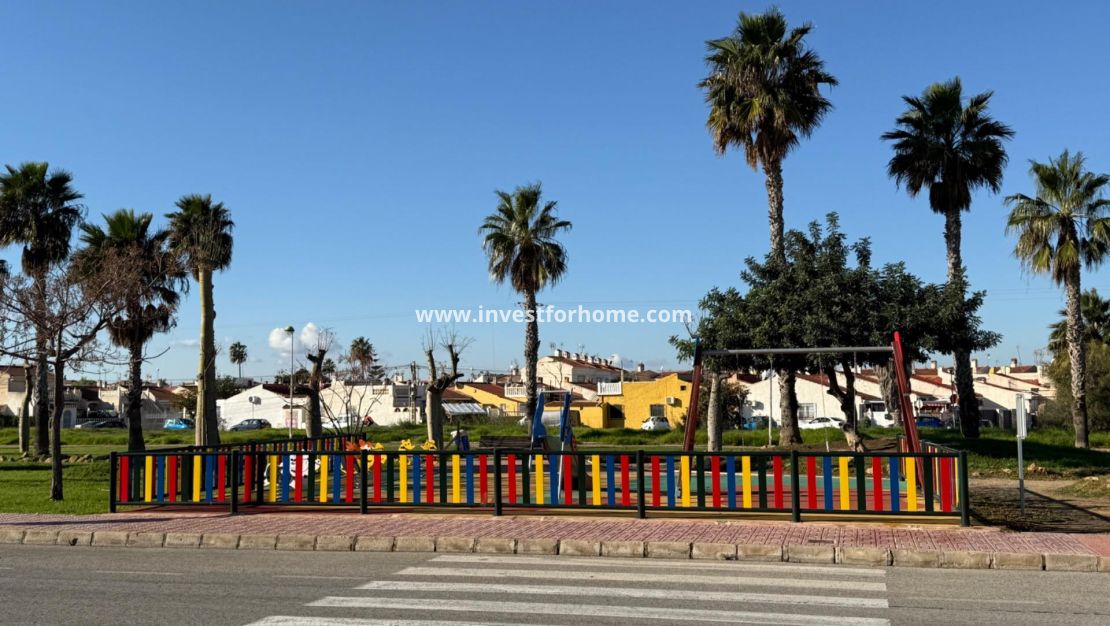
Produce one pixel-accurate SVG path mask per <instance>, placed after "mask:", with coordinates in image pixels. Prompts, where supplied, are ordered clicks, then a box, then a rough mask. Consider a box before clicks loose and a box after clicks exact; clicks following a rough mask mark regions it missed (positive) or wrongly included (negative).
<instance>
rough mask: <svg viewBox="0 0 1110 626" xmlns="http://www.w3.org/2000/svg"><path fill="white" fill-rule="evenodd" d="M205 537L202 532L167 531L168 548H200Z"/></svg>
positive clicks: (166, 544)
mask: <svg viewBox="0 0 1110 626" xmlns="http://www.w3.org/2000/svg"><path fill="white" fill-rule="evenodd" d="M202 537H203V535H201V534H200V533H166V543H165V544H164V545H165V546H166V547H167V548H198V547H200V540H201V538H202Z"/></svg>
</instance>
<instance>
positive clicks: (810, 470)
mask: <svg viewBox="0 0 1110 626" xmlns="http://www.w3.org/2000/svg"><path fill="white" fill-rule="evenodd" d="M966 468H967V459H966V455H965V453H963V452H958V451H945V450H931V451H924V452H921V453H914V454H911V453H903V452H898V453H853V452H829V453H816V452H796V451H795V452H790V451H782V452H725V453H705V452H693V453H684V452H670V451H666V452H663V451H644V450H638V451H634V452H630V451H627V450H624V451H602V450H598V451H575V452H537V451H530V450H519V449H516V450H511V449H494V450H488V451H484V450H479V451H469V452H434V451H433V452H427V451H421V450H413V451H369V450H359V451H344V450H339V449H334V450H319V449H312V448H311V447H309V448H305V449H293V450H272V449H271V450H252V449H247V450H231V451H230V452H228V451H218V452H208V451H202V452H194V451H177V450H169V451H166V450H158V451H151V452H145V453H115V454H113V455H112V457H111V496H110V510H111V511H113V512H115V511H116V510H117V508H118V507H119V506H124V505H143V506H149V505H168V504H174V505H180V504H188V505H198V506H227V507H229V508H230V510H231V512H233V513H234V512H238V511H239V508H240V507H243V506H267V507H298V506H313V507H319V506H331V507H358V508H359V509H360V511H361V512H363V513H365V512H367V511H369V509H371V508H375V507H405V508H409V507H413V508H419V507H448V508H450V507H463V508H487V509H492V512H493V513H494V514H495V515H501V514H502V513H503V512H505V511H507V510H508V511H535V510H548V509H582V510H615V511H627V512H635V513H636V514H637V515H638V516H639V517H645V516H646V515H647V513H649V512H662V511H670V512H683V511H709V512H718V513H781V514H790V516H791V519H793V520H794V521H801V520H802V516H803V515H806V516H829V515H898V516H914V517H949V518H954V519H959V520H960V522H961V523H962V524H964V525H968V523H969V508H968V487H967V470H966Z"/></svg>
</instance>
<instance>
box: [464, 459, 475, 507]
mask: <svg viewBox="0 0 1110 626" xmlns="http://www.w3.org/2000/svg"><path fill="white" fill-rule="evenodd" d="M466 503H467V504H474V457H472V456H470V455H467V457H466Z"/></svg>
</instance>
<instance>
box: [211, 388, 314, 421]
mask: <svg viewBox="0 0 1110 626" xmlns="http://www.w3.org/2000/svg"><path fill="white" fill-rule="evenodd" d="M306 391H307V389H305V388H304V387H297V388H295V389H294V390H293V407H292V410H290V407H289V385H276V384H273V385H271V384H262V385H255V386H253V387H250V388H248V389H244V390H243V391H240V392H239V393H237V394H235V395H233V396H231V397H230V398H225V399H223V400H216V412H217V414H218V415H219V417H220V424H221V426H222V427H223V428H231V427H232V426H235V425H236V424H238V423H239V422H242V421H243V420H247V419H251V418H259V419H264V420H266V421H268V422H270V425H271V426H273V427H274V428H287V427H289V426H292V427H293V428H304V426H305V418H306V417H307V416H308V396H307V394H306V393H305V392H306Z"/></svg>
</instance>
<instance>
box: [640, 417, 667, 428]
mask: <svg viewBox="0 0 1110 626" xmlns="http://www.w3.org/2000/svg"><path fill="white" fill-rule="evenodd" d="M670 429H671V423H670V422H668V421H667V418H665V417H658V416H656V417H649V418H647V419H645V420H644V421H643V422H642V423H641V424H640V430H656V431H659V430H670Z"/></svg>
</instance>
